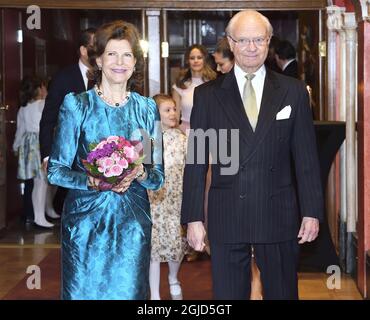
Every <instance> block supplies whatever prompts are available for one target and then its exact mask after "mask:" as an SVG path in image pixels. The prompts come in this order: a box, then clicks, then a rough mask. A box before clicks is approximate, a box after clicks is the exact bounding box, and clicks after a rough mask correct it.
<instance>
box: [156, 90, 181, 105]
mask: <svg viewBox="0 0 370 320" xmlns="http://www.w3.org/2000/svg"><path fill="white" fill-rule="evenodd" d="M153 99H154V101H155V103H156V104H157V108H158V107H159V105H160V104H161V103H162V102H165V101H171V102H173V103H174V105H176V102H175V100H173V98H172V97H171V96H169V95H167V94H163V93H159V94H156V95H155V96H153Z"/></svg>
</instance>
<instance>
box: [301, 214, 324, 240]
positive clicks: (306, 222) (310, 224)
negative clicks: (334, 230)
mask: <svg viewBox="0 0 370 320" xmlns="http://www.w3.org/2000/svg"><path fill="white" fill-rule="evenodd" d="M318 234H319V220H318V219H316V218H311V217H304V218H303V219H302V224H301V229H300V230H299V233H298V238H301V240H300V241H299V242H298V243H299V244H302V243H305V242H311V241H313V240H315V239H316V238H317V235H318Z"/></svg>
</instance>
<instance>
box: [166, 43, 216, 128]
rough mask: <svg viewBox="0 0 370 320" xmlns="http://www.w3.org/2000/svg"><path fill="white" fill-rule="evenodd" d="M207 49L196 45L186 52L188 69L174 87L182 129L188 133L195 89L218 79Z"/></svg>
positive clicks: (174, 97) (183, 71)
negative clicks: (208, 57)
mask: <svg viewBox="0 0 370 320" xmlns="http://www.w3.org/2000/svg"><path fill="white" fill-rule="evenodd" d="M207 56H208V51H207V48H206V47H204V46H202V45H199V44H194V45H192V46H191V47H189V48H188V49H187V50H186V52H185V62H186V66H187V67H186V69H184V70H182V71H181V72H180V75H179V77H178V78H177V80H176V83H175V84H174V85H173V86H172V97H173V99H174V100H175V102H176V107H177V112H178V114H179V117H180V115H181V117H180V119H181V124H180V129H181V130H182V131H183V132H185V133H186V130H188V129H189V128H190V115H191V109H192V108H193V95H194V89H195V88H196V87H197V86H199V85H200V84H202V83H204V82H207V81H210V80H214V79H216V77H217V74H216V72H215V71H213V70H212V68H211V67H210V65H209V64H208V62H207Z"/></svg>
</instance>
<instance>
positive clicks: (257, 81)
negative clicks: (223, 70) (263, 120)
mask: <svg viewBox="0 0 370 320" xmlns="http://www.w3.org/2000/svg"><path fill="white" fill-rule="evenodd" d="M234 73H235V77H236V81H237V83H238V88H239V92H240V97H243V91H244V85H245V82H246V81H247V79H246V78H245V76H246V74H247V73H246V72H244V71H243V70H242V69H241V68H240V67H239V66H238V65H237V64H235V67H234ZM253 74H254V75H255V77H254V78H253V79H252V86H253V89H254V92H255V93H256V100H257V108H258V111H260V108H261V101H262V94H263V86H264V84H265V78H266V68H265V65H262V66H261V67H260V68H259V69H258V70H257V71H256V72H253ZM242 100H243V98H242Z"/></svg>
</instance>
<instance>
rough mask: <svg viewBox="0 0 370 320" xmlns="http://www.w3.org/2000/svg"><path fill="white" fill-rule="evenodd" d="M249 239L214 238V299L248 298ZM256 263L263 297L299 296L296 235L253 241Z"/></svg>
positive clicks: (249, 280)
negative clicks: (281, 239) (227, 240)
mask: <svg viewBox="0 0 370 320" xmlns="http://www.w3.org/2000/svg"><path fill="white" fill-rule="evenodd" d="M251 247H252V244H250V243H236V244H235V243H231V244H228V243H226V244H220V243H212V242H211V252H212V255H211V259H212V280H213V295H214V299H222V300H245V299H249V297H250V292H251ZM253 248H254V255H255V259H256V263H257V266H258V268H259V270H260V272H261V282H262V287H263V298H264V299H266V300H275V299H276V300H277V299H287V300H295V299H298V276H297V268H298V258H299V245H298V241H297V239H294V240H290V241H285V242H280V243H272V244H253Z"/></svg>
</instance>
